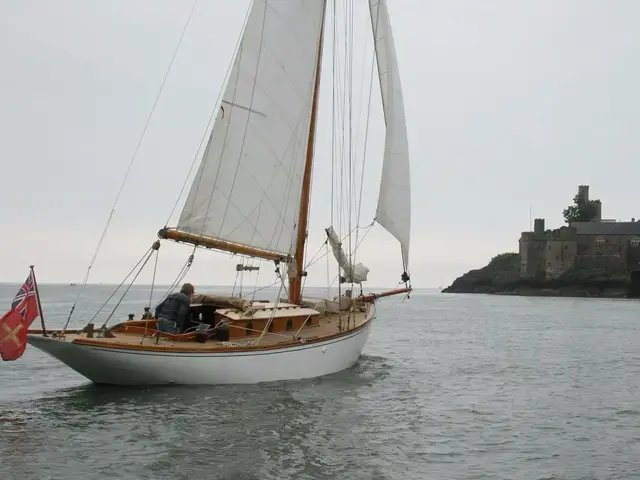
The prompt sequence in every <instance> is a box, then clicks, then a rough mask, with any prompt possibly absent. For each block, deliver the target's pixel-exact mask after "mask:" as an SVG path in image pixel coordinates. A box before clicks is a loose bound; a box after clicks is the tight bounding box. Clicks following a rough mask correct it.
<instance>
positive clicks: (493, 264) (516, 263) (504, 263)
mask: <svg viewBox="0 0 640 480" xmlns="http://www.w3.org/2000/svg"><path fill="white" fill-rule="evenodd" d="M484 268H485V269H486V270H489V271H493V272H495V271H507V272H509V271H517V272H519V271H520V255H519V254H517V253H501V254H499V255H496V256H495V257H493V258H492V259H491V261H490V262H489V264H488V265H487V266H486V267H484Z"/></svg>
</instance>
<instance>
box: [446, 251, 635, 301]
mask: <svg viewBox="0 0 640 480" xmlns="http://www.w3.org/2000/svg"><path fill="white" fill-rule="evenodd" d="M630 287H631V285H630V283H629V279H628V278H627V277H626V276H620V275H618V276H615V275H610V274H609V273H607V272H606V271H584V270H576V269H574V270H571V271H568V272H566V273H565V274H563V275H562V276H560V277H559V278H553V279H545V280H534V279H524V278H521V277H520V255H519V254H517V253H503V254H500V255H497V256H496V257H494V258H493V259H491V261H490V262H489V263H488V264H487V265H485V266H484V267H482V268H480V269H476V270H470V271H468V272H467V273H465V274H464V275H461V276H460V277H458V278H456V279H455V280H454V281H453V283H452V284H451V285H449V286H448V287H447V288H445V289H443V290H442V293H479V294H489V295H516V296H522V297H568V298H629V299H632V298H637V297H635V296H631V295H630V294H629V293H630V290H631V289H630Z"/></svg>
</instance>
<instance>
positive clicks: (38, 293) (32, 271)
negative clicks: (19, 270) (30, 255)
mask: <svg viewBox="0 0 640 480" xmlns="http://www.w3.org/2000/svg"><path fill="white" fill-rule="evenodd" d="M29 268H30V269H31V275H32V277H33V288H34V289H35V291H36V301H37V302H38V313H39V314H40V323H41V324H42V336H43V337H46V336H47V329H46V328H45V326H44V316H43V315H42V304H41V303H40V292H39V291H38V282H36V272H35V271H34V270H33V265H30V266H29Z"/></svg>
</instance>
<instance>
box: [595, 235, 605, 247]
mask: <svg viewBox="0 0 640 480" xmlns="http://www.w3.org/2000/svg"><path fill="white" fill-rule="evenodd" d="M604 244H605V239H604V237H596V245H597V246H598V247H602V246H603V245H604Z"/></svg>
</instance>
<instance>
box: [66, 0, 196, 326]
mask: <svg viewBox="0 0 640 480" xmlns="http://www.w3.org/2000/svg"><path fill="white" fill-rule="evenodd" d="M198 1H199V0H194V2H193V5H192V7H191V11H190V12H189V16H188V17H187V21H186V22H185V24H184V27H183V28H182V32H181V34H180V38H179V40H178V44H177V45H176V48H175V50H174V51H173V55H172V56H171V61H170V62H169V66H168V67H167V71H166V72H165V74H164V78H163V79H162V83H161V84H160V90H158V94H157V95H156V98H155V100H154V102H153V106H152V107H151V111H150V112H149V116H148V117H147V121H146V122H145V124H144V128H143V130H142V134H141V135H140V139H139V140H138V144H137V145H136V148H135V150H134V152H133V156H132V157H131V160H129V166H128V167H127V171H126V173H125V175H124V179H123V180H122V183H121V185H120V189H119V190H118V194H117V195H116V199H115V201H114V202H113V206H112V207H111V211H110V213H109V217H108V218H107V223H106V225H105V226H104V230H103V231H102V235H100V239H99V240H98V244H97V245H96V249H95V251H94V253H93V257H92V258H91V261H90V262H89V266H88V267H87V273H86V274H85V277H84V280H83V282H82V288H81V289H80V290H79V291H78V296H77V297H76V300H75V302H74V303H73V306H72V307H71V313H70V314H69V318H68V319H67V325H68V324H69V321H70V320H71V315H72V314H73V311H74V310H75V307H76V304H77V303H78V300H79V299H80V295H81V294H82V292H83V291H84V289H85V288H86V286H87V282H88V281H89V275H90V273H91V268H92V267H93V265H94V264H95V261H96V258H97V257H98V253H99V251H100V247H102V242H103V241H104V239H105V237H106V236H107V230H109V226H110V225H111V220H112V219H113V214H114V213H115V211H116V206H117V205H118V201H119V200H120V195H122V191H123V190H124V186H125V185H126V183H127V178H128V177H129V173H130V172H131V168H132V167H133V164H134V162H135V159H136V157H137V156H138V151H139V150H140V145H142V140H143V139H144V136H145V134H146V133H147V128H148V127H149V123H150V122H151V117H152V116H153V113H154V112H155V109H156V106H157V105H158V100H159V99H160V95H161V94H162V90H163V89H164V86H165V84H166V82H167V77H168V76H169V72H171V67H172V66H173V62H174V61H175V59H176V56H177V54H178V50H179V49H180V45H181V44H182V40H183V39H184V35H185V33H186V31H187V27H188V26H189V23H190V22H191V17H192V16H193V12H194V10H195V8H196V5H197V4H198ZM65 328H66V326H65Z"/></svg>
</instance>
